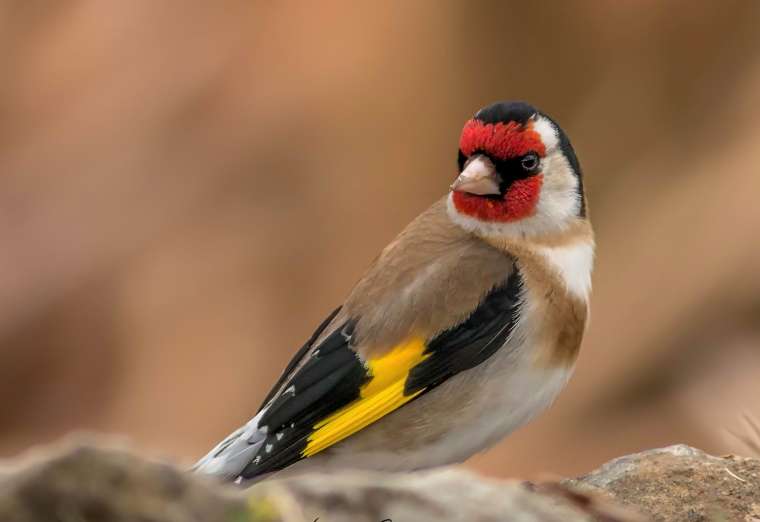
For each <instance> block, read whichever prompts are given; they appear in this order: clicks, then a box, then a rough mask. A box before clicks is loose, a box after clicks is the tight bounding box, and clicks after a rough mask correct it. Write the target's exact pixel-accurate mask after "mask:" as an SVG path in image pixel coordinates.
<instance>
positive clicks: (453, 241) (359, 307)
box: [343, 200, 514, 353]
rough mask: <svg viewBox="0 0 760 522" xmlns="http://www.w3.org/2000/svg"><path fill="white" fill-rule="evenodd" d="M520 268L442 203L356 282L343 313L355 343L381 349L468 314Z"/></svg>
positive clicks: (408, 229)
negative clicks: (351, 322)
mask: <svg viewBox="0 0 760 522" xmlns="http://www.w3.org/2000/svg"><path fill="white" fill-rule="evenodd" d="M513 271H514V259H513V257H512V256H511V255H510V254H509V253H508V252H506V251H504V250H500V249H498V248H495V247H494V246H493V245H490V244H488V243H487V242H485V241H483V240H481V239H480V238H478V237H476V236H474V235H473V234H471V233H469V232H467V231H465V230H463V229H462V228H461V227H459V226H458V225H456V224H455V223H454V222H452V221H451V219H450V218H449V217H448V215H447V212H446V204H445V200H440V201H438V202H436V203H435V204H434V205H432V206H431V207H430V208H429V209H427V210H426V211H425V212H423V213H422V214H421V215H420V216H418V217H417V218H416V219H415V220H414V221H412V222H411V223H410V224H409V225H408V226H407V227H406V228H405V229H404V230H403V231H402V232H401V233H400V234H399V235H398V236H397V237H396V239H394V240H393V241H392V242H391V243H390V244H389V245H388V246H387V247H386V248H385V249H384V250H383V251H382V253H381V254H380V255H379V256H378V257H377V259H376V260H375V261H374V262H373V263H372V265H371V266H370V267H369V269H368V270H367V271H366V273H365V274H364V276H363V277H362V278H361V279H360V280H359V282H358V283H357V284H356V285H355V286H354V288H353V290H352V291H351V293H350V294H349V296H348V298H347V300H346V302H345V305H344V307H343V315H344V318H345V317H351V318H354V319H355V320H356V329H355V332H356V333H355V344H356V346H357V348H358V349H359V350H360V351H362V352H365V351H366V352H373V353H382V352H383V351H384V350H386V349H390V348H392V347H394V346H397V345H398V344H399V343H402V342H404V340H405V339H407V338H408V337H409V336H410V335H415V336H418V337H421V338H423V339H430V338H433V337H434V336H436V335H438V334H440V333H441V332H443V331H446V330H448V329H450V328H451V327H453V326H455V325H457V324H459V323H461V322H462V321H464V320H465V319H466V318H467V317H469V316H470V315H471V314H472V313H473V311H474V310H475V309H476V308H477V307H478V305H479V304H480V303H481V302H482V300H483V299H484V298H485V297H486V296H487V295H488V294H489V292H491V291H492V290H493V289H494V288H495V287H498V286H500V285H502V284H504V283H505V282H506V281H507V280H508V279H509V276H510V275H511V274H512V273H513Z"/></svg>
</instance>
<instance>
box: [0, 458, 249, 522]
mask: <svg viewBox="0 0 760 522" xmlns="http://www.w3.org/2000/svg"><path fill="white" fill-rule="evenodd" d="M3 468H10V469H4V471H3V472H2V473H0V520H2V521H13V522H43V521H45V522H58V521H60V522H91V521H92V522H95V521H98V522H106V521H107V522H121V521H124V522H126V521H130V522H132V521H140V522H180V521H204V522H206V521H208V522H216V521H219V522H221V521H225V522H233V521H237V520H239V521H241V522H242V521H244V520H246V518H245V516H246V514H247V505H246V503H245V500H244V499H243V498H240V497H239V496H236V495H232V494H230V493H229V492H224V491H222V490H221V488H213V487H210V486H209V484H207V483H206V482H205V481H202V480H199V479H198V478H196V477H194V476H191V475H188V474H186V473H183V472H181V471H179V470H177V469H176V468H174V467H172V466H170V465H168V464H160V463H155V462H149V461H145V460H142V459H140V458H137V457H134V456H132V455H130V454H128V453H126V452H125V451H119V450H113V449H101V448H95V447H85V446H74V447H70V446H68V445H67V446H66V447H64V448H63V449H56V450H54V452H53V453H52V454H51V452H50V451H49V450H48V451H46V452H45V454H44V455H40V456H36V457H34V458H31V459H30V458H27V459H25V460H24V461H23V462H21V463H17V464H13V465H12V466H8V465H5V466H3ZM13 468H15V469H13Z"/></svg>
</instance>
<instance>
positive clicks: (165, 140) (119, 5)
mask: <svg viewBox="0 0 760 522" xmlns="http://www.w3.org/2000/svg"><path fill="white" fill-rule="evenodd" d="M758 27H760V2H757V1H756V0H744V1H726V2H691V1H685V0H684V1H677V0H673V1H669V2H660V1H636V2H633V1H627V2H598V1H588V2H577V1H576V2H569V1H568V2H464V1H462V2H454V1H441V2H439V1H432V0H431V1H423V0H415V1H413V2H403V1H397V2H348V1H346V2H332V1H325V2H322V1H320V2H252V1H251V0H239V1H235V0H233V1H224V2H186V1H183V0H176V1H171V0H165V1H163V0H162V1H153V0H134V1H129V2H118V1H100V0H73V1H69V2H50V1H30V0H5V1H3V2H2V3H1V4H0V60H1V61H0V64H1V66H0V70H1V71H2V81H0V216H1V217H0V455H1V456H10V455H14V454H16V453H18V452H19V451H21V450H23V449H25V448H28V447H30V446H33V445H37V444H41V443H45V442H49V441H52V440H56V439H58V438H59V437H61V436H62V435H64V434H66V433H68V432H71V431H76V430H96V431H99V432H106V433H114V434H121V435H126V436H127V437H128V438H129V440H131V441H132V443H133V444H134V445H135V446H137V447H139V448H141V449H143V450H144V451H146V452H150V453H152V454H159V455H164V456H169V457H171V458H174V459H177V460H179V461H181V462H187V463H189V462H191V461H192V460H193V459H194V458H196V457H198V456H199V455H200V454H202V453H204V452H205V451H206V450H207V449H208V448H209V447H210V446H211V445H212V444H214V443H216V442H217V440H218V439H219V438H220V437H222V436H224V435H225V434H227V433H228V432H229V431H230V430H231V429H233V428H235V427H236V426H237V425H238V424H239V423H241V422H242V421H244V420H246V419H248V418H249V417H250V416H251V414H252V413H254V410H255V408H256V407H257V405H258V403H259V401H260V400H261V399H262V398H263V396H264V394H265V393H266V391H267V389H268V386H269V385H270V384H271V383H272V382H273V380H274V379H275V378H276V377H277V376H278V374H279V372H280V370H281V369H282V368H283V366H284V365H285V363H286V362H287V361H288V359H289V357H290V355H291V354H292V353H293V351H294V350H295V349H296V348H297V347H298V346H300V343H302V342H303V341H304V340H305V339H306V338H307V337H308V336H309V334H310V333H311V329H312V328H314V327H315V326H316V325H317V324H318V323H319V322H320V321H321V320H322V318H323V316H324V315H325V314H327V313H328V312H329V311H331V310H332V308H333V307H334V306H335V305H336V304H337V303H339V302H340V301H341V300H342V298H343V296H344V295H345V294H346V292H347V291H348V290H349V288H350V287H351V286H352V284H353V283H354V281H355V280H356V279H357V278H358V277H359V276H360V274H361V273H362V271H363V269H364V268H365V267H366V266H367V264H368V263H369V262H370V261H371V259H372V258H373V257H374V256H375V255H376V254H377V252H378V251H379V250H380V249H381V248H382V247H383V246H384V245H385V244H386V243H387V242H388V241H390V240H391V239H392V238H393V237H394V235H395V234H396V233H397V232H398V231H399V230H400V229H401V228H402V227H403V226H404V225H405V224H406V223H407V222H408V221H410V220H411V219H412V218H413V217H414V216H415V215H416V214H418V213H419V212H420V211H421V210H422V209H424V208H425V207H426V206H427V205H429V204H430V203H431V202H432V201H434V200H435V199H436V198H438V197H440V196H441V195H442V194H443V193H445V191H446V190H447V186H448V184H449V183H450V182H451V180H452V178H453V176H454V175H455V174H456V171H455V169H456V162H455V160H456V144H457V139H458V135H459V131H460V128H461V125H462V123H463V122H464V121H465V120H466V119H467V118H469V117H470V115H471V114H473V113H474V112H475V110H477V109H478V108H479V107H480V106H482V105H485V104H487V103H490V102H492V101H495V100H500V99H525V100H528V101H531V102H532V103H534V104H535V105H537V106H538V107H540V108H542V109H543V110H545V111H546V112H548V113H549V114H551V115H553V116H554V117H555V118H556V119H557V120H558V121H559V122H560V123H561V124H562V126H563V127H564V128H565V130H566V131H567V132H568V133H569V135H570V136H571V139H572V140H573V142H574V145H575V147H576V150H577V151H578V154H579V156H580V159H581V163H582V165H583V167H584V170H585V175H586V185H587V187H588V193H589V201H590V208H591V214H592V217H593V220H594V224H595V228H596V231H597V237H598V258H597V269H596V273H595V276H594V295H593V303H592V320H591V325H590V329H589V331H588V334H587V337H586V340H585V342H584V347H583V350H582V355H581V357H580V360H579V363H578V367H577V373H576V375H575V378H574V379H573V380H572V382H571V384H570V386H569V388H568V389H567V391H566V392H565V393H564V394H563V395H562V396H561V398H560V399H559V401H558V402H557V403H556V404H555V406H554V407H553V408H552V409H551V410H549V412H548V413H547V414H545V415H543V416H542V417H541V418H540V419H538V420H537V421H535V422H534V423H532V424H531V425H529V426H528V427H526V428H523V429H522V430H520V431H519V432H517V433H516V434H514V435H513V436H512V437H510V438H509V439H508V440H506V441H505V442H503V443H501V444H500V445H498V446H497V447H495V448H494V449H493V450H491V451H489V452H488V453H486V454H484V455H481V456H478V457H476V458H473V459H472V460H471V461H470V462H469V463H468V464H467V466H470V467H473V468H476V469H478V470H481V471H483V472H485V473H488V474H492V475H499V476H522V477H535V476H537V475H539V474H542V473H558V474H566V475H568V474H578V473H582V472H584V471H588V470H590V469H591V468H593V467H595V466H596V465H598V464H600V463H602V462H603V461H605V460H607V459H609V458H611V457H614V456H618V455H621V454H623V453H627V452H632V451H636V450H639V449H643V448H649V447H655V446H662V445H667V444H671V443H676V442H686V443H689V444H692V445H696V446H699V447H702V448H703V449H706V450H709V451H712V452H717V453H723V452H738V453H741V452H742V451H744V450H743V448H742V446H741V444H740V443H739V442H738V441H737V440H735V439H733V438H731V436H730V435H727V432H728V431H729V430H733V431H738V432H740V433H741V432H742V430H743V429H744V428H743V427H742V424H741V420H740V417H741V414H742V412H744V411H749V412H755V413H760V400H759V399H758V398H759V397H760V382H759V381H758V376H759V375H760V321H758V319H759V318H760V276H758V273H760V268H759V267H760V237H759V233H758V228H759V226H760V205H758V194H759V193H760V31H758ZM493 414H494V415H498V414H499V412H493Z"/></svg>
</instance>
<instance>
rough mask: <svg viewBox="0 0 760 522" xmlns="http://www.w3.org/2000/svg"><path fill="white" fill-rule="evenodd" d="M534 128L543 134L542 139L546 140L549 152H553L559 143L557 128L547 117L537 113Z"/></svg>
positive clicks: (545, 144) (545, 143)
mask: <svg viewBox="0 0 760 522" xmlns="http://www.w3.org/2000/svg"><path fill="white" fill-rule="evenodd" d="M533 130H534V131H536V132H537V133H538V135H539V136H541V141H543V142H544V147H546V153H547V154H549V153H550V152H552V151H553V150H554V149H556V148H557V145H559V136H558V135H557V129H556V128H555V127H554V125H553V124H552V122H550V121H549V120H548V119H547V118H545V117H543V116H541V115H537V116H536V119H535V120H534V121H533Z"/></svg>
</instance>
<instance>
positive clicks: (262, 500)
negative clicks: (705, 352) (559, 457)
mask: <svg viewBox="0 0 760 522" xmlns="http://www.w3.org/2000/svg"><path fill="white" fill-rule="evenodd" d="M621 506H624V507H621ZM758 506H760V461H758V460H755V459H744V458H738V457H725V458H718V457H712V456H710V455H707V454H705V453H702V452H701V451H699V450H695V449H692V448H689V447H687V446H673V447H671V448H665V449H661V450H652V451H648V452H644V453H639V454H636V455H630V456H627V457H622V458H620V459H617V460H614V461H612V462H610V463H608V464H605V465H604V466H602V467H601V468H599V469H598V470H597V471H594V472H593V473H591V474H589V475H586V476H584V477H581V478H579V479H575V480H567V481H563V482H547V483H539V484H530V483H525V482H517V481H501V482H499V481H492V480H487V479H484V478H482V477H479V476H477V475H475V474H473V473H469V472H466V471H463V470H457V469H442V470H437V471H430V472H420V473H408V474H383V473H364V472H343V473H333V474H329V475H307V476H302V477H294V478H289V479H282V480H270V481H265V482H262V483H260V484H257V485H256V486H254V487H253V488H251V489H248V490H241V489H238V488H235V487H232V486H222V485H219V484H215V483H212V482H211V481H210V480H208V479H205V478H203V477H199V476H196V475H192V474H189V473H186V472H184V471H182V470H180V469H178V468H176V467H174V466H171V465H169V464H166V463H157V462H151V461H147V460H144V459H141V458H139V457H137V456H134V455H131V454H130V453H128V452H127V451H125V450H115V449H108V448H102V447H93V446H90V445H88V446H82V445H79V446H75V447H71V446H66V447H64V448H63V449H58V450H56V451H54V452H52V453H51V452H50V451H47V452H46V454H45V455H44V456H42V457H38V458H37V459H34V460H32V461H30V460H29V459H26V460H24V461H22V462H20V463H16V464H15V465H13V466H9V465H7V464H6V465H5V466H2V465H0V520H3V521H5V520H9V521H13V522H38V521H39V522H41V521H45V522H54V521H61V522H95V521H98V522H99V521H117V522H118V521H140V522H181V521H203V522H277V521H283V522H313V521H315V520H319V521H320V522H349V521H350V522H382V521H386V522H387V521H393V522H405V521H414V522H428V521H435V522H448V521H462V522H465V521H466V522H473V521H478V522H490V521H494V522H495V521H515V522H533V521H535V522H539V521H548V522H553V521H557V522H559V521H563V522H576V521H603V522H633V521H640V520H646V519H645V518H642V517H641V516H640V515H637V514H636V512H637V511H640V512H642V513H646V514H648V515H649V516H651V517H652V518H653V519H654V520H684V521H699V520H708V519H709V520H719V521H729V520H730V521H733V520H739V521H745V522H747V521H753V520H758V521H760V510H759V509H758ZM709 517H713V518H709ZM753 517H756V518H753Z"/></svg>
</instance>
